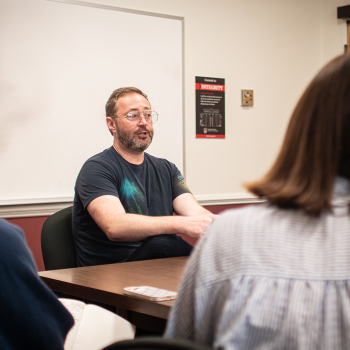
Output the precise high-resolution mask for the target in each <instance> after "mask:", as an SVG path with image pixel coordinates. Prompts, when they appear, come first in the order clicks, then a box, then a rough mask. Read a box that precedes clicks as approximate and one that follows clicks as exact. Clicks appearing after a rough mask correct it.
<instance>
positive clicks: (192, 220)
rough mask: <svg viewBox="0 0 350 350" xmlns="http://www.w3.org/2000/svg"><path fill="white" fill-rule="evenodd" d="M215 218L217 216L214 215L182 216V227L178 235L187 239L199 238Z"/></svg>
mask: <svg viewBox="0 0 350 350" xmlns="http://www.w3.org/2000/svg"><path fill="white" fill-rule="evenodd" d="M216 217H218V215H214V214H204V215H197V216H182V217H181V219H183V221H184V226H183V227H182V228H181V232H180V233H183V234H184V235H186V236H188V237H194V238H200V237H201V236H202V234H203V233H204V232H205V230H206V229H207V228H208V227H209V226H210V225H211V223H212V222H213V220H214V219H215V218H216Z"/></svg>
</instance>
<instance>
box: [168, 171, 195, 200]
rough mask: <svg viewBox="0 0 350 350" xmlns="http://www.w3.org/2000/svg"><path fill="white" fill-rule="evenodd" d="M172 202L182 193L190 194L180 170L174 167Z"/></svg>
mask: <svg viewBox="0 0 350 350" xmlns="http://www.w3.org/2000/svg"><path fill="white" fill-rule="evenodd" d="M172 189H173V194H172V195H173V200H174V199H175V198H176V197H178V196H180V195H181V194H183V193H191V191H190V189H189V187H188V186H187V184H186V182H185V179H184V177H183V176H182V174H181V172H180V170H179V169H178V168H177V167H176V166H175V165H174V166H173V171H172Z"/></svg>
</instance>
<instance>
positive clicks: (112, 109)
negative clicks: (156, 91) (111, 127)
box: [106, 87, 148, 117]
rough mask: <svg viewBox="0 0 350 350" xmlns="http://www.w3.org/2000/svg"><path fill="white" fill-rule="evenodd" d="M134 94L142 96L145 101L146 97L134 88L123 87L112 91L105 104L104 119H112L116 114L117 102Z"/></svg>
mask: <svg viewBox="0 0 350 350" xmlns="http://www.w3.org/2000/svg"><path fill="white" fill-rule="evenodd" d="M132 93H136V94H139V95H141V96H143V97H144V98H145V99H146V100H147V101H148V97H147V95H146V94H145V93H143V92H142V91H141V90H140V89H138V88H135V87H123V88H119V89H116V90H114V91H113V93H112V95H111V96H110V97H109V99H108V101H107V103H106V117H112V116H114V115H115V113H116V112H117V107H116V106H117V100H118V99H119V98H120V97H122V96H124V95H127V94H132Z"/></svg>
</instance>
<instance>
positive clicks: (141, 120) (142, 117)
mask: <svg viewBox="0 0 350 350" xmlns="http://www.w3.org/2000/svg"><path fill="white" fill-rule="evenodd" d="M138 124H139V125H145V124H148V123H147V120H146V118H145V116H144V115H143V114H142V113H140V118H139V122H138Z"/></svg>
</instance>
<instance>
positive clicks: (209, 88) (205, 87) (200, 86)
mask: <svg viewBox="0 0 350 350" xmlns="http://www.w3.org/2000/svg"><path fill="white" fill-rule="evenodd" d="M196 90H207V91H225V85H216V84H215V85H214V84H201V83H196Z"/></svg>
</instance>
